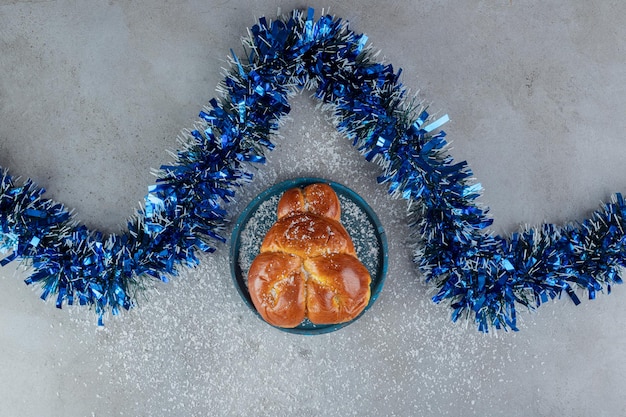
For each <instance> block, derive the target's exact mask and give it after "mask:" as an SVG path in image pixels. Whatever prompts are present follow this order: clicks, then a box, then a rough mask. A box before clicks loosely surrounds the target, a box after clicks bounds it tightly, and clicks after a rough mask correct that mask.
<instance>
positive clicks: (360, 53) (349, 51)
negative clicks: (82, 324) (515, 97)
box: [0, 9, 626, 331]
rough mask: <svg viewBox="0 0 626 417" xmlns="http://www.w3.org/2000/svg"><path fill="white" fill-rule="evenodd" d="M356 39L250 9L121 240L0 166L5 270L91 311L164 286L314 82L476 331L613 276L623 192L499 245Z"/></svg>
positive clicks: (190, 259) (441, 138)
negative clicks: (247, 22) (216, 93)
mask: <svg viewBox="0 0 626 417" xmlns="http://www.w3.org/2000/svg"><path fill="white" fill-rule="evenodd" d="M366 43H367V37H366V36H364V35H360V34H355V33H354V32H352V31H351V30H350V29H349V28H348V26H347V24H345V23H343V22H342V21H341V19H335V18H333V17H331V16H323V17H321V18H319V19H318V20H315V19H314V13H313V10H312V9H309V10H308V12H307V13H302V12H301V11H298V10H296V11H294V12H293V13H292V14H291V15H290V16H288V17H286V18H281V19H279V20H276V21H273V22H268V21H267V20H266V19H265V18H261V19H260V20H259V23H258V24H257V25H255V26H254V27H252V30H251V36H250V38H249V39H247V40H245V41H244V47H245V48H246V56H245V57H243V58H241V59H240V58H238V57H237V56H236V55H235V54H234V53H233V69H232V71H231V72H230V74H228V75H227V76H226V78H225V79H224V81H223V84H222V85H221V86H220V89H221V90H222V92H223V97H222V99H221V100H220V101H217V100H215V99H213V100H211V101H210V107H208V108H206V109H205V110H203V111H202V112H200V119H201V124H202V128H197V129H194V130H191V131H185V133H184V136H185V137H184V142H185V143H184V145H183V149H181V150H180V151H178V154H177V160H176V162H175V163H174V164H172V165H168V166H162V167H161V170H160V175H159V178H158V180H157V183H156V185H154V186H152V187H150V189H149V193H148V195H147V196H146V199H145V209H144V210H143V211H140V212H138V213H136V214H135V215H134V216H133V217H132V218H131V219H130V220H129V222H128V231H126V232H125V233H123V234H121V235H111V236H103V235H102V234H101V233H99V232H94V231H90V230H88V229H86V228H85V227H84V226H82V225H80V224H77V222H75V221H74V220H73V219H72V218H71V216H70V214H69V213H68V211H67V210H65V208H64V207H63V206H62V205H61V204H59V203H56V202H53V201H50V200H47V199H44V198H42V194H43V192H44V190H42V189H40V188H37V187H35V186H34V185H33V183H32V181H30V180H29V181H26V182H24V183H21V184H16V183H15V181H14V179H13V178H12V177H11V176H10V175H9V174H8V172H7V171H6V170H0V176H1V180H0V252H3V253H6V254H7V256H5V258H4V259H2V261H0V264H1V265H5V264H7V263H8V262H10V261H12V260H14V259H21V260H26V261H28V262H29V264H30V265H31V266H32V269H33V272H32V274H31V275H30V277H29V278H28V279H27V280H26V283H27V284H32V283H39V284H40V285H41V286H42V288H43V294H42V298H43V299H46V298H48V297H50V296H56V305H57V307H59V308H60V307H61V306H62V305H63V304H64V303H67V304H73V303H75V302H78V303H79V304H81V305H93V306H95V310H96V312H97V313H98V315H99V322H100V323H102V318H103V315H104V314H105V313H106V312H107V311H111V312H112V313H113V314H117V313H118V312H119V309H120V308H124V309H128V308H130V307H131V306H132V305H133V300H134V296H135V293H136V292H137V291H138V290H140V289H141V288H142V282H143V280H144V279H146V278H147V277H155V278H157V279H162V280H167V276H168V275H175V274H176V271H177V267H178V266H179V265H195V264H197V263H198V259H197V257H196V255H195V253H196V251H197V250H200V251H203V252H211V251H213V250H214V248H213V246H212V244H213V243H212V242H214V241H224V240H225V239H224V238H223V237H222V236H221V233H222V232H223V231H224V228H225V221H226V217H227V211H226V209H225V204H226V203H228V202H229V201H230V200H231V198H232V197H233V196H234V193H235V190H236V188H237V187H239V186H241V185H242V184H243V183H245V182H247V181H250V180H251V179H252V174H251V173H250V172H249V171H248V166H247V165H248V163H251V162H253V163H263V162H264V161H265V159H264V156H263V155H264V152H265V151H266V150H271V149H272V148H273V147H274V145H273V144H272V142H271V141H270V138H271V135H272V133H274V132H275V131H276V130H277V129H278V122H279V120H280V118H281V117H282V116H284V115H285V114H287V113H288V112H289V110H290V108H289V104H288V97H289V95H290V93H291V92H292V91H293V90H294V89H302V88H306V89H309V90H314V91H315V95H316V96H317V97H318V98H319V99H320V100H322V101H323V102H324V103H326V105H327V106H328V107H329V108H330V109H331V111H332V112H333V116H334V118H335V120H336V125H337V129H338V130H339V131H340V132H341V133H342V134H344V135H345V136H346V137H347V138H349V139H350V140H351V141H352V142H353V144H354V146H356V147H357V148H358V150H359V151H360V152H361V153H362V154H363V155H364V156H365V158H366V159H367V160H370V161H374V162H377V163H378V164H379V165H380V166H381V167H382V174H381V175H380V177H379V179H378V180H379V182H380V183H385V184H387V186H388V187H389V192H390V193H391V194H392V195H394V196H398V197H401V198H404V199H406V200H408V201H409V204H410V219H411V222H410V223H411V226H412V227H413V229H414V231H415V232H416V237H417V240H418V241H419V242H418V243H419V245H418V249H417V250H416V253H415V262H416V263H417V264H418V265H419V267H420V269H421V270H422V271H423V273H424V274H425V277H426V280H427V281H429V282H431V283H433V284H434V285H436V287H437V288H438V292H437V294H436V295H435V296H434V297H433V300H434V301H435V302H441V301H443V300H448V301H449V302H450V304H451V307H452V309H453V313H452V319H453V320H455V321H456V320H457V319H459V318H460V317H463V318H469V319H473V320H475V322H476V323H477V325H478V328H479V329H480V330H481V331H488V330H489V328H490V327H492V326H493V327H495V328H505V329H514V330H517V329H516V306H517V305H523V306H526V307H528V308H534V307H536V306H539V305H540V304H541V303H542V302H545V301H547V300H549V299H553V298H555V297H559V296H560V295H561V294H562V293H563V292H564V291H565V292H566V293H567V294H568V295H569V296H570V297H571V299H572V300H573V301H574V302H575V303H579V299H578V297H577V296H576V294H575V290H576V289H577V288H582V289H585V290H587V292H588V294H589V298H594V297H595V294H596V293H597V292H598V291H602V290H603V289H606V290H607V292H610V289H611V285H612V284H613V283H621V282H622V281H621V278H620V270H621V268H622V267H623V266H624V264H625V260H626V258H625V255H626V252H625V245H624V242H625V234H624V228H625V227H626V224H625V223H626V219H625V213H626V204H625V202H624V199H623V198H622V196H621V195H619V194H617V195H615V196H614V198H613V200H612V202H611V203H610V204H606V205H605V206H604V207H603V208H602V209H601V210H599V211H597V212H596V213H594V215H593V217H592V218H590V219H588V220H586V221H584V222H582V223H577V224H571V225H567V226H565V227H557V226H554V225H544V226H542V227H539V228H534V229H528V230H525V231H523V232H520V233H516V234H514V235H513V236H511V237H510V238H508V239H507V238H503V237H501V236H494V235H492V234H490V233H488V232H486V231H485V228H486V227H488V226H489V225H490V224H491V220H490V219H489V218H487V217H486V215H485V210H484V209H482V208H480V207H479V206H478V205H477V204H476V203H475V200H476V198H477V197H478V196H479V194H480V190H481V188H480V185H479V184H475V183H472V182H471V180H470V177H471V171H470V170H469V168H468V167H467V165H466V163H465V162H461V163H455V162H454V161H453V160H452V158H451V157H450V156H449V155H447V153H446V150H445V148H446V140H445V133H444V132H443V131H441V130H439V128H440V126H441V125H442V124H443V123H445V122H446V120H447V118H446V117H445V116H444V117H443V118H440V119H437V120H433V119H432V118H431V117H430V116H429V115H428V114H427V113H426V112H425V111H423V109H416V108H414V107H411V106H410V105H408V104H407V103H406V102H405V97H404V93H405V90H404V88H403V86H402V84H401V83H400V82H399V81H398V79H399V75H400V73H399V72H398V73H395V72H394V70H393V68H392V66H391V65H386V64H382V63H379V62H375V61H374V60H373V59H372V54H371V53H370V50H369V48H368V47H367V45H366Z"/></svg>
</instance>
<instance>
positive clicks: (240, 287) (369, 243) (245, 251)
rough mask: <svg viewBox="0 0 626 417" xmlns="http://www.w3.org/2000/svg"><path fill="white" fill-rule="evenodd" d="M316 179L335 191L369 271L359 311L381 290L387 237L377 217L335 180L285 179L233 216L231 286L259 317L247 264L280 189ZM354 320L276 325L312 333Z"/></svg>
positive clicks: (273, 211) (255, 251)
mask: <svg viewBox="0 0 626 417" xmlns="http://www.w3.org/2000/svg"><path fill="white" fill-rule="evenodd" d="M317 182H322V183H326V184H329V185H330V186H331V187H333V189H334V190H335V192H336V193H337V196H338V197H339V201H340V202H341V223H342V224H343V226H344V227H345V228H346V230H347V231H348V233H349V234H350V236H351V237H352V241H353V242H354V247H355V249H356V252H357V256H358V257H359V260H360V261H361V262H362V263H363V264H364V265H365V267H366V268H367V269H368V270H369V272H370V275H371V277H372V283H371V285H370V288H371V294H372V295H371V298H370V301H369V304H368V305H367V307H366V308H365V310H364V311H363V313H364V312H365V311H367V310H368V309H369V308H370V307H371V306H372V305H373V304H374V302H375V301H376V298H378V295H379V294H380V291H381V290H382V289H383V284H384V282H385V276H386V274H387V238H386V237H385V231H384V230H383V227H382V225H381V224H380V221H379V220H378V217H377V216H376V214H375V213H374V211H373V210H372V209H371V208H370V206H369V205H368V204H367V203H366V202H365V200H363V199H362V198H361V197H360V196H359V195H358V194H356V193H355V192H354V191H352V190H350V189H349V188H347V187H345V186H343V185H341V184H338V183H336V182H332V181H327V180H324V179H320V178H296V179H292V180H287V181H284V182H281V183H279V184H276V185H274V186H272V187H270V188H268V189H267V190H265V191H263V192H262V193H261V194H259V195H258V196H257V197H256V198H254V200H252V201H251V202H250V204H248V206H247V207H246V208H245V210H244V211H243V212H242V213H241V215H240V216H239V218H238V219H237V223H235V227H234V230H233V233H232V236H231V244H230V269H231V274H232V277H233V281H234V283H235V287H236V288H237V291H239V294H240V295H241V298H243V300H244V302H245V303H246V304H247V305H248V307H250V309H252V311H254V312H255V313H256V314H257V315H258V316H259V318H261V316H260V315H259V314H258V312H257V311H256V309H255V308H254V305H253V304H252V300H251V299H250V294H249V293H248V284H247V275H248V269H249V268H250V264H251V263H252V261H253V260H254V258H255V257H256V256H257V255H258V253H259V249H260V247H261V243H262V242H263V238H264V237H265V234H266V233H267V231H268V230H269V229H270V227H271V226H272V225H273V224H274V222H276V206H277V204H278V200H279V199H280V197H281V196H282V194H283V192H285V191H286V190H288V189H291V188H294V187H303V186H306V185H308V184H313V183H317ZM363 313H361V315H362V314H363ZM361 315H359V317H361ZM359 317H357V318H355V319H354V320H357V319H358V318H359ZM354 320H352V321H349V322H346V323H341V324H327V325H316V324H313V323H311V322H310V321H308V320H305V321H304V322H302V323H301V324H300V325H299V326H298V327H295V328H292V329H285V328H281V327H277V328H278V329H280V330H283V331H286V332H289V333H297V334H307V335H313V334H322V333H328V332H332V331H335V330H338V329H341V328H342V327H345V326H347V325H348V324H350V323H352V322H354Z"/></svg>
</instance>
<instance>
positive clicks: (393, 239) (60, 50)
mask: <svg viewBox="0 0 626 417" xmlns="http://www.w3.org/2000/svg"><path fill="white" fill-rule="evenodd" d="M307 6H313V7H315V8H316V10H317V12H318V14H319V13H321V11H322V9H323V8H324V9H325V10H326V11H330V13H332V14H335V15H337V16H340V17H342V18H345V19H347V20H349V21H350V23H351V27H352V28H353V29H354V30H356V31H357V32H365V33H367V34H368V36H369V38H370V41H371V43H372V44H373V45H374V47H375V49H380V50H381V55H380V56H381V58H384V59H385V61H386V62H390V63H392V64H393V65H394V66H395V67H401V68H403V82H404V84H405V85H407V86H408V87H410V88H411V89H412V90H413V91H417V90H419V91H420V97H421V98H423V99H424V100H425V101H426V102H427V103H431V110H436V111H439V114H444V113H448V114H449V115H450V117H451V119H452V121H451V122H450V123H449V124H448V125H447V126H446V128H445V130H446V131H447V133H448V135H449V136H448V137H449V138H450V139H451V140H452V141H453V146H454V148H453V150H452V153H453V155H454V156H455V158H456V159H457V160H464V159H467V160H468V161H469V163H470V166H471V167H472V168H473V170H474V173H475V176H476V177H477V179H478V181H480V182H481V183H482V184H483V186H484V187H485V193H484V197H483V198H482V202H483V203H484V204H485V205H487V206H489V207H491V213H492V215H493V217H494V218H495V224H494V226H493V231H494V232H496V233H505V234H508V233H512V232H513V231H515V230H517V229H518V228H519V226H520V225H523V224H539V223H541V222H543V221H548V222H555V223H563V222H566V221H571V220H579V219H582V218H584V217H586V216H587V215H589V213H590V212H591V211H592V210H594V209H596V208H597V207H598V204H599V202H600V201H601V200H603V201H606V200H608V198H609V197H610V195H611V193H613V192H617V191H624V190H626V182H625V181H624V178H625V174H626V165H625V164H624V158H623V156H624V154H625V153H626V152H625V151H626V144H625V143H623V137H624V132H625V131H626V117H624V116H626V54H625V48H626V25H624V23H625V19H626V3H624V2H619V1H598V2H593V1H578V0H577V1H548V2H530V1H519V0H499V1H490V2H486V1H468V2H455V1H442V0H438V1H435V0H423V1H413V0H410V1H399V0H377V1H371V0H368V1H360V2H359V1H355V0H352V1H327V2H318V1H313V2H311V3H310V4H305V3H301V2H297V1H275V0H264V1H261V0H253V1H249V0H248V1H242V0H239V1H208V0H189V1H182V0H181V1H163V0H160V1H148V0H140V1H115V0H111V1H108V2H104V1H80V2H79V1H69V0H58V1H7V0H1V1H0V166H4V167H8V168H10V170H11V173H12V174H13V175H19V176H23V177H30V178H33V179H34V180H35V181H36V182H37V183H38V184H39V185H41V186H43V187H45V188H46V189H47V190H48V193H47V196H48V197H50V198H53V199H56V200H58V201H62V202H63V203H64V204H65V205H66V206H67V207H70V208H75V209H76V215H77V217H78V219H80V220H81V221H83V222H84V223H86V224H87V225H88V226H89V227H92V228H94V229H99V230H101V231H104V232H107V233H108V232H117V231H118V230H119V229H120V225H124V224H125V222H126V218H127V217H128V216H129V215H130V214H131V213H132V212H133V210H134V209H135V208H137V207H139V204H140V202H141V201H142V200H143V196H144V195H145V193H146V190H147V186H148V185H149V184H151V183H152V182H153V180H154V178H153V177H152V176H151V174H150V169H151V168H157V167H158V166H160V165H161V164H162V163H164V162H167V161H168V160H169V159H168V157H167V154H166V150H167V149H176V147H177V143H176V136H177V134H178V132H179V131H180V130H181V129H182V128H185V127H190V126H191V125H192V124H193V121H194V120H195V117H196V115H197V113H198V111H199V110H200V109H201V107H202V106H203V105H204V104H205V103H207V102H208V99H210V98H211V97H214V96H215V91H214V90H215V87H216V85H217V84H218V82H219V80H220V79H221V75H220V74H221V67H224V66H226V63H225V58H226V56H227V55H228V51H229V49H230V48H233V49H235V50H238V48H239V47H240V37H241V36H243V35H245V33H246V28H247V27H249V26H251V25H253V24H254V23H255V20H256V18H258V17H260V16H268V17H273V16H276V13H277V10H278V9H279V8H280V9H281V10H282V11H283V12H289V11H290V10H292V9H293V8H304V7H307ZM293 107H294V109H293V112H292V114H291V117H290V119H289V120H287V121H286V122H285V126H284V127H283V128H282V129H281V131H280V134H281V136H282V137H281V138H277V142H278V144H279V146H278V147H277V150H276V151H275V152H273V153H272V155H270V158H269V162H268V165H267V166H266V167H263V168H262V169H260V170H259V172H258V175H257V179H256V181H255V182H254V183H253V184H252V186H250V187H248V188H246V189H245V190H243V191H242V193H241V194H240V195H239V197H238V201H237V202H236V203H235V204H233V205H232V206H231V209H230V210H231V213H232V215H233V216H237V214H238V213H239V212H241V210H242V209H243V207H245V205H246V204H247V202H248V201H249V200H250V199H252V198H253V197H254V196H255V195H256V194H257V193H258V192H260V191H261V190H263V189H265V188H266V187H268V186H269V185H271V184H273V183H275V182H277V181H279V180H282V179H287V178H291V177H296V176H302V175H311V176H321V177H327V178H329V179H332V180H335V181H339V182H343V183H344V184H346V185H348V186H349V187H351V188H353V189H354V190H355V191H357V192H358V193H360V194H361V195H363V196H364V198H366V200H367V201H368V202H369V203H370V205H371V206H372V207H373V208H374V209H375V210H376V211H377V212H378V214H379V216H380V217H381V220H382V222H383V224H384V227H385V228H386V230H387V235H388V236H389V245H390V269H389V275H388V278H387V283H386V286H385V288H384V290H383V293H382V295H381V297H380V298H379V300H378V301H377V303H376V304H375V305H374V307H373V308H372V309H371V310H370V311H368V313H367V314H366V315H364V316H363V317H362V318H361V319H360V320H358V321H357V322H356V323H354V324H352V325H350V326H348V327H346V328H344V329H342V330H341V331H339V332H335V333H331V334H328V335H323V336H315V337H302V336H294V335H290V334H286V333H284V332H280V331H277V330H274V329H272V328H270V327H269V326H267V325H265V324H264V323H263V322H261V321H260V320H258V319H257V318H256V317H255V316H254V315H253V314H252V313H251V312H250V311H249V310H248V309H247V308H246V306H245V304H244V303H243V302H242V301H241V299H240V297H239V295H238V294H237V292H236V291H235V288H234V286H233V285H232V281H231V278H230V275H229V269H228V262H229V261H228V246H227V245H223V246H221V247H220V249H219V250H218V252H217V253H215V254H213V255H207V256H203V257H202V263H201V266H199V267H198V268H197V269H195V270H190V271H185V272H183V273H182V274H181V276H180V277H179V278H176V279H174V280H173V281H172V282H171V283H169V284H155V285H154V286H152V287H151V288H150V289H148V291H147V292H146V297H145V299H141V300H139V306H138V307H137V308H136V309H134V310H133V311H131V312H130V313H126V314H123V315H121V316H120V317H115V318H114V317H110V318H108V319H107V321H106V326H105V327H103V328H99V327H97V326H96V318H95V315H94V313H93V312H92V311H89V310H88V309H81V308H64V309H62V310H57V309H56V308H55V307H54V304H53V303H50V302H48V303H44V302H42V301H41V300H39V297H38V296H39V293H38V291H37V290H36V289H32V288H30V287H27V286H25V285H24V284H23V283H22V280H23V279H24V278H25V277H26V276H27V271H26V272H25V271H23V270H22V269H21V268H18V267H17V266H16V265H9V266H7V267H4V268H2V269H0V392H1V393H2V394H1V397H2V399H1V400H0V415H2V416H222V415H223V416H240V415H249V416H288V415H297V416H351V415H360V416H381V415H388V416H473V415H480V416H504V415H506V416H520V417H521V416H607V417H609V416H610V417H619V416H624V415H626V401H625V400H624V398H623V392H622V391H623V389H622V388H623V382H624V375H626V360H625V359H624V356H623V349H622V348H623V346H624V344H625V343H626V324H625V322H624V316H625V315H626V289H625V288H623V287H621V286H617V287H616V288H615V289H614V291H613V293H612V294H611V295H610V296H605V295H600V296H599V298H598V299H597V300H595V301H584V302H583V304H582V305H580V306H578V307H575V306H574V305H573V304H572V303H571V302H570V301H569V300H568V299H562V300H559V301H557V302H553V303H548V304H547V305H544V306H542V307H541V308H540V309H539V310H537V311H536V312H525V311H522V312H521V313H520V329H521V331H520V332H518V333H504V332H498V333H495V334H494V333H491V334H489V335H484V334H480V333H478V332H477V331H476V329H475V327H474V325H473V324H471V323H470V324H469V325H468V324H467V323H466V322H461V323H458V324H453V323H451V322H450V320H449V314H450V311H449V309H448V308H447V307H446V306H440V305H434V304H432V303H431V302H430V301H429V297H430V296H431V295H432V289H431V288H429V287H428V286H427V285H425V284H424V283H423V282H422V280H421V278H420V277H419V276H418V274H417V272H416V270H415V268H414V266H413V264H412V263H411V262H410V248H409V247H408V246H409V245H408V244H409V243H410V239H409V238H408V237H407V228H406V220H405V217H404V213H405V204H404V203H403V202H400V201H394V200H391V199H389V198H388V197H387V195H386V193H385V190H384V188H383V187H380V186H377V185H376V184H375V177H376V174H377V172H378V169H377V168H376V167H375V166H372V165H370V164H368V163H367V162H365V161H364V160H362V158H361V157H360V156H359V155H358V154H357V153H356V152H355V151H354V150H353V149H351V147H350V144H349V143H348V142H347V141H346V140H344V139H343V138H341V137H340V136H339V135H338V134H336V133H335V132H334V131H333V129H332V127H331V126H330V124H328V123H327V122H326V120H325V117H324V115H323V114H320V113H319V112H318V111H317V110H316V109H315V103H314V102H313V101H312V100H311V99H310V98H309V97H308V96H307V95H302V96H300V97H297V98H295V99H294V100H293ZM583 296H584V295H583Z"/></svg>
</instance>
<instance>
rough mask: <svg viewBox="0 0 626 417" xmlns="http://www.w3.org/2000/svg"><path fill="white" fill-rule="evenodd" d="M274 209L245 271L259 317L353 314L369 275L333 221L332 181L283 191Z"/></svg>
mask: <svg viewBox="0 0 626 417" xmlns="http://www.w3.org/2000/svg"><path fill="white" fill-rule="evenodd" d="M277 215H278V220H277V221H276V223H275V224H274V225H273V226H272V227H271V228H270V230H269V231H268V232H267V235H266V236H265V239H264V240H263V243H262V244H261V249H260V254H259V255H258V256H257V257H256V258H255V259H254V261H253V262H252V265H251V266H250V270H249V271H248V291H249V293H250V297H251V298H252V303H253V304H254V306H255V308H256V309H257V311H258V312H259V314H260V315H261V317H263V319H264V320H265V321H267V322H268V323H270V324H272V325H274V326H278V327H286V328H290V327H296V326H298V325H299V324H300V323H301V322H302V321H303V320H304V319H305V318H308V319H309V321H311V322H312V323H314V324H336V323H343V322H346V321H350V320H352V319H354V318H356V317H357V316H358V315H359V314H360V313H361V312H362V311H363V309H365V307H366V306H367V304H368V302H369V299H370V283H371V277H370V274H369V272H368V271H367V268H365V266H364V265H363V264H362V263H361V262H360V261H359V259H358V258H357V257H356V252H355V249H354V244H353V243H352V239H351V238H350V235H349V234H348V232H347V231H346V229H345V228H344V227H343V225H342V224H341V223H340V222H339V219H340V217H341V206H340V203H339V199H338V197H337V194H336V193H335V191H334V190H333V189H332V187H330V186H329V185H327V184H322V183H318V184H311V185H308V186H306V187H304V188H303V189H301V188H293V189H290V190H288V191H286V192H285V193H284V194H283V196H282V197H281V199H280V201H279V203H278V207H277Z"/></svg>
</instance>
